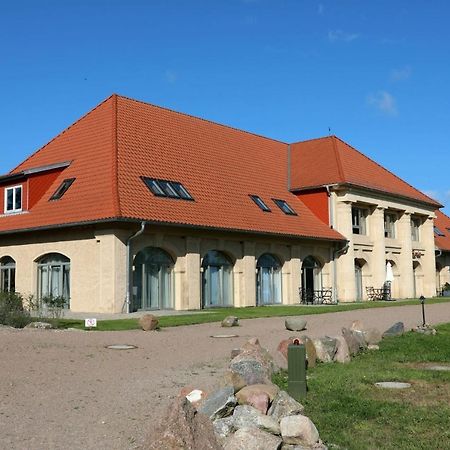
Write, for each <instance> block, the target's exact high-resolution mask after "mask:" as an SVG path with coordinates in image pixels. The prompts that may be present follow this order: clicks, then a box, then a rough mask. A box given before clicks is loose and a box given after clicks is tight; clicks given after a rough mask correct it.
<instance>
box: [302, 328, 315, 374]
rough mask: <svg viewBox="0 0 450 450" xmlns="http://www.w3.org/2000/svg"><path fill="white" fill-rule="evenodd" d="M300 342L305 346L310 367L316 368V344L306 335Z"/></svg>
mask: <svg viewBox="0 0 450 450" xmlns="http://www.w3.org/2000/svg"><path fill="white" fill-rule="evenodd" d="M300 342H301V343H302V344H303V345H304V346H305V349H306V360H307V361H308V367H316V363H317V351H316V347H315V345H314V342H313V341H312V339H310V338H309V337H308V336H306V335H303V336H302V337H301V338H300Z"/></svg>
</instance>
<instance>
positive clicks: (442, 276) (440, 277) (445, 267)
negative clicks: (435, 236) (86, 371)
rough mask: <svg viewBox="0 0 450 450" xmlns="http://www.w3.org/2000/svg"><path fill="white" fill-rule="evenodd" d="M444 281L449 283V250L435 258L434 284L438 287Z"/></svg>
mask: <svg viewBox="0 0 450 450" xmlns="http://www.w3.org/2000/svg"><path fill="white" fill-rule="evenodd" d="M445 283H449V284H450V252H444V253H441V256H439V257H438V258H436V286H437V288H439V289H440V288H441V287H442V286H443V285H444V284H445Z"/></svg>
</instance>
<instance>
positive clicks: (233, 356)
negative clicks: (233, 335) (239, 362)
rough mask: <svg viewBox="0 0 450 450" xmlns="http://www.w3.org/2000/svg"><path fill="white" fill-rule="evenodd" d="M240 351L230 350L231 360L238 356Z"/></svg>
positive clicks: (237, 349)
mask: <svg viewBox="0 0 450 450" xmlns="http://www.w3.org/2000/svg"><path fill="white" fill-rule="evenodd" d="M241 352H242V350H241V349H240V348H232V349H231V353H230V355H231V359H233V358H236V356H237V355H240V354H241Z"/></svg>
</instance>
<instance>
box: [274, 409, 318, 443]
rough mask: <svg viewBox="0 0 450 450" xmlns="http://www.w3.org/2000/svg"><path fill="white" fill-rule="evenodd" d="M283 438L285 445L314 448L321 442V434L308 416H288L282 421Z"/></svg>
mask: <svg viewBox="0 0 450 450" xmlns="http://www.w3.org/2000/svg"><path fill="white" fill-rule="evenodd" d="M280 429H281V437H282V438H283V442H284V443H285V444H300V445H304V446H307V447H312V446H313V445H315V444H316V443H317V442H318V441H319V432H318V431H317V428H316V426H315V425H314V424H313V423H312V421H311V419H309V417H306V416H302V415H297V416H288V417H283V418H282V419H281V421H280Z"/></svg>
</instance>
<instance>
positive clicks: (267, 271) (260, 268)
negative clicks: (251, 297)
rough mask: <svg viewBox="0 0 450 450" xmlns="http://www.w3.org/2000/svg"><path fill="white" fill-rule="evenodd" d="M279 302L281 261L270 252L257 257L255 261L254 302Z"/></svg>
mask: <svg viewBox="0 0 450 450" xmlns="http://www.w3.org/2000/svg"><path fill="white" fill-rule="evenodd" d="M274 303H281V263H280V261H279V260H278V259H277V258H276V257H275V256H273V255H271V254H270V253H265V254H264V255H261V256H260V257H259V258H258V261H257V263H256V304H257V305H271V304H274Z"/></svg>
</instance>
